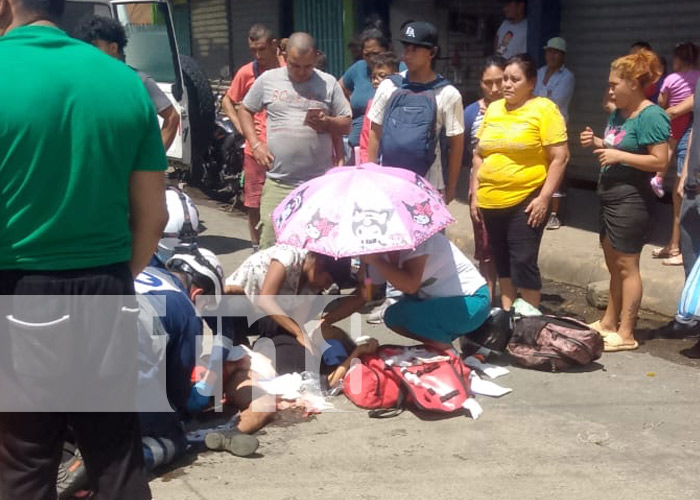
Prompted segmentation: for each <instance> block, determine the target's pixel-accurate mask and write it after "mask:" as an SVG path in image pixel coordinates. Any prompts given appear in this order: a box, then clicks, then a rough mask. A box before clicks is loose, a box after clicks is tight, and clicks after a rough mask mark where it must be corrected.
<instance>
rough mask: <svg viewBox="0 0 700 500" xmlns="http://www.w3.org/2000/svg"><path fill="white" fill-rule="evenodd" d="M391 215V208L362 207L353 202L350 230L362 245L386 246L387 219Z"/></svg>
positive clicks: (392, 212) (392, 211) (392, 213)
mask: <svg viewBox="0 0 700 500" xmlns="http://www.w3.org/2000/svg"><path fill="white" fill-rule="evenodd" d="M393 215H394V210H393V209H391V208H386V209H382V210H376V209H363V208H361V207H360V206H358V205H357V204H355V209H354V210H353V212H352V231H353V233H354V234H355V236H356V237H357V238H358V239H359V240H360V242H361V243H362V246H363V247H381V246H386V244H387V243H386V241H385V240H386V233H387V229H388V224H389V219H391V217H392V216H393Z"/></svg>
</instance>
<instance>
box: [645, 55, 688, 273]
mask: <svg viewBox="0 0 700 500" xmlns="http://www.w3.org/2000/svg"><path fill="white" fill-rule="evenodd" d="M699 54H700V48H698V46H697V45H695V44H693V43H690V42H686V43H680V44H678V45H676V48H675V49H674V50H673V73H671V74H670V75H668V76H667V77H666V79H665V80H664V82H663V84H662V86H661V90H660V92H659V105H660V106H661V107H662V108H664V109H668V108H670V107H671V106H676V105H677V104H680V103H681V102H683V101H684V100H685V99H686V98H688V97H690V96H692V95H693V92H694V91H695V86H696V85H697V83H698V79H700V71H698V70H697V69H696V66H697V62H698V55H699ZM692 125H693V123H692V113H685V114H682V115H680V116H677V117H675V118H673V119H672V120H671V139H670V140H669V146H670V147H669V165H670V164H671V160H672V158H673V154H674V152H675V154H676V170H677V173H678V174H679V175H677V176H676V183H675V184H674V187H673V191H672V192H673V229H672V231H671V239H670V241H669V243H668V244H667V245H666V246H664V247H662V248H657V249H656V250H654V251H653V252H652V255H653V257H655V258H663V259H664V260H663V262H662V264H664V265H666V266H680V265H683V257H681V251H680V240H681V233H680V208H681V198H680V197H679V195H678V193H677V184H678V178H679V177H680V172H681V170H682V169H683V161H684V160H685V156H686V153H687V149H688V135H689V129H690V127H692ZM664 175H665V172H660V173H658V174H657V175H656V176H655V177H654V178H653V179H652V180H651V186H652V188H653V189H654V192H655V193H656V194H657V196H659V197H662V196H663V194H664V191H663V180H664Z"/></svg>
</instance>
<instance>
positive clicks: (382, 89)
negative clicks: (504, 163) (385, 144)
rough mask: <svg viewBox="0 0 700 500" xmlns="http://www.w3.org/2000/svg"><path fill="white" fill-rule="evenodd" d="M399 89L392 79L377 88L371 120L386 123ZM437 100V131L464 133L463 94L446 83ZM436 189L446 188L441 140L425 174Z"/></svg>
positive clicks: (369, 113)
mask: <svg viewBox="0 0 700 500" xmlns="http://www.w3.org/2000/svg"><path fill="white" fill-rule="evenodd" d="M396 89H397V87H396V85H395V84H394V82H392V81H391V80H390V79H388V78H387V79H386V80H384V81H383V82H382V83H381V84H379V87H378V88H377V91H376V93H375V94H374V100H373V101H372V107H371V108H370V110H369V112H368V118H369V119H370V121H372V122H374V123H376V124H377V125H382V124H383V123H384V112H385V111H386V106H387V104H388V102H389V98H390V97H391V94H393V93H394V91H395V90H396ZM435 102H436V104H437V118H436V120H435V122H436V128H437V133H438V134H439V133H440V131H441V130H442V129H443V127H444V129H445V134H446V135H447V137H454V136H456V135H459V134H463V133H464V109H463V107H462V95H461V94H460V93H459V90H457V89H456V88H454V87H453V86H452V85H446V86H444V87H440V88H438V89H436V90H435ZM425 177H426V179H428V182H430V183H431V184H432V185H433V186H435V188H436V189H441V190H442V189H445V180H444V179H443V176H442V160H441V158H440V141H437V144H436V147H435V161H434V162H433V164H432V165H431V167H430V170H428V173H427V175H426V176H425Z"/></svg>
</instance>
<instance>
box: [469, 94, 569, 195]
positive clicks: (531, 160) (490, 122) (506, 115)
mask: <svg viewBox="0 0 700 500" xmlns="http://www.w3.org/2000/svg"><path fill="white" fill-rule="evenodd" d="M476 136H477V137H478V138H479V149H480V150H481V157H482V158H483V159H484V162H483V163H482V165H481V167H480V168H479V174H478V175H479V190H478V191H477V203H478V205H479V207H480V208H508V207H512V206H514V205H517V204H518V203H520V202H521V201H523V200H524V199H525V198H527V197H528V195H529V194H530V193H532V192H533V191H535V190H536V189H537V188H539V187H540V186H542V184H544V181H545V179H546V177H547V168H548V166H549V165H548V162H547V155H546V151H545V146H550V145H552V144H558V143H561V142H566V140H567V136H566V123H565V122H564V118H563V117H562V115H561V113H560V112H559V108H557V105H556V104H554V103H553V102H552V101H550V100H549V99H547V98H545V97H534V98H532V99H530V100H529V101H527V102H526V103H525V104H523V105H522V106H520V107H519V108H518V109H515V110H513V111H508V110H507V109H506V102H505V100H504V99H500V100H498V101H494V102H493V103H491V105H490V106H489V107H488V109H487V110H486V114H485V115H484V120H483V122H482V123H481V127H480V128H479V131H478V132H477V134H476Z"/></svg>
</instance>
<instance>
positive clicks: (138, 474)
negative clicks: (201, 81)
mask: <svg viewBox="0 0 700 500" xmlns="http://www.w3.org/2000/svg"><path fill="white" fill-rule="evenodd" d="M64 4H65V0H0V61H3V71H2V73H3V74H2V78H0V95H2V96H3V105H2V107H0V299H3V298H5V299H7V296H10V297H9V298H10V300H5V301H3V302H2V303H1V304H0V309H2V310H0V318H2V319H1V320H0V412H1V413H0V498H2V499H3V500H12V499H20V498H21V499H22V500H33V499H52V498H56V472H57V467H58V462H59V460H60V454H61V445H62V443H63V438H64V434H65V431H66V429H67V428H68V427H70V428H71V429H72V431H73V433H74V434H75V438H76V441H77V442H78V444H79V445H80V448H81V450H82V452H83V455H84V458H85V462H86V467H87V470H88V473H89V475H90V479H91V483H92V486H93V488H94V489H95V490H97V491H98V492H99V497H100V498H105V499H112V498H114V499H117V498H129V499H147V498H151V496H150V491H149V488H148V484H147V481H146V478H145V475H144V473H143V464H142V461H143V456H142V452H141V440H140V433H139V427H138V418H137V415H136V413H133V412H129V411H131V409H126V410H125V411H124V412H121V411H122V410H120V409H115V408H111V409H109V410H106V411H101V412H97V410H100V409H102V408H104V407H103V406H100V407H99V408H97V407H95V406H94V405H93V406H90V405H91V404H92V403H93V399H91V397H88V396H85V397H82V396H83V395H84V394H85V393H84V392H83V391H85V390H92V391H95V392H93V394H102V393H104V394H106V395H108V396H111V395H112V394H114V395H117V394H122V395H123V393H121V392H118V391H119V390H122V389H125V388H126V389H127V390H128V389H129V388H130V387H131V385H130V384H131V382H132V381H135V379H134V378H133V377H134V375H135V372H133V368H134V366H135V359H134V360H133V364H132V360H131V359H130V358H129V357H127V359H126V360H120V361H119V362H118V363H117V365H116V366H118V367H119V368H118V369H117V370H116V371H115V370H114V366H115V365H114V363H113V360H112V359H110V358H108V354H107V353H108V352H109V348H111V347H112V346H113V345H120V344H124V345H127V344H128V348H125V350H123V351H117V352H119V353H124V352H126V353H130V352H133V351H131V350H130V349H132V348H133V341H135V339H136V336H135V331H136V330H135V327H136V317H135V316H134V314H133V310H132V311H130V308H133V307H134V306H133V304H135V300H134V298H133V294H134V289H133V278H134V277H135V276H136V275H138V274H139V272H140V271H141V270H142V269H143V268H144V267H145V266H146V265H147V264H148V262H149V259H150V258H151V256H152V255H153V253H154V251H155V249H156V245H157V242H158V239H159V238H160V236H161V234H162V231H163V228H164V226H165V223H166V221H167V211H166V208H165V194H164V188H165V178H164V175H163V171H164V170H165V168H166V158H165V152H164V149H163V143H162V142H161V137H160V130H159V127H158V120H157V116H156V112H155V109H154V107H153V104H152V103H151V101H150V99H149V97H148V94H147V92H146V89H145V88H144V86H143V84H142V83H141V81H140V79H139V77H138V75H137V74H136V73H135V72H134V71H132V70H131V69H130V68H128V67H127V66H125V65H124V64H123V63H121V62H120V61H117V60H115V59H113V58H111V57H109V56H107V55H105V54H103V53H102V52H100V51H99V50H98V49H96V48H94V47H91V46H90V45H87V44H84V43H82V42H80V41H78V40H74V39H72V38H70V37H69V36H68V35H66V34H65V33H64V32H63V31H61V30H59V29H58V28H57V27H56V25H55V24H54V22H53V21H54V20H55V19H57V18H59V17H60V15H61V14H62V11H63V8H64ZM105 95H106V96H109V98H108V99H105ZM18 296H22V297H18ZM56 296H59V299H60V300H59V299H57V298H56ZM68 296H70V297H68ZM78 296H80V297H81V298H85V297H89V298H91V299H96V298H104V297H97V296H116V297H118V299H117V301H116V303H115V304H112V302H109V304H112V305H110V307H107V308H106V309H108V310H105V308H101V309H100V308H99V307H97V308H86V307H82V308H81V307H79V306H78V307H76V305H75V304H76V302H77V297H78ZM20 299H21V300H20ZM68 299H70V300H68ZM13 303H14V304H15V305H14V306H13V305H12V304H13ZM17 303H21V304H22V306H23V307H22V308H21V309H20V308H18V307H17V305H16V304H17ZM100 303H102V302H100ZM7 304H10V305H7ZM65 304H68V306H65ZM10 307H12V308H11V309H10ZM137 310H138V309H137ZM66 311H68V312H66ZM61 325H64V326H63V327H61ZM65 325H67V326H65ZM115 326H117V327H118V328H117V327H115ZM60 334H63V335H64V336H63V337H58V336H57V335H60ZM79 335H82V337H80V341H79V343H77V344H76V338H78V336H79ZM52 339H53V340H52ZM56 339H58V340H56ZM49 342H52V343H49ZM130 342H131V343H130ZM66 346H68V349H66ZM61 352H63V353H64V354H66V353H68V354H69V355H70V358H69V359H68V360H67V359H66V358H62V357H61V355H60V353H61ZM38 355H40V356H42V357H41V358H39V357H37V356H38ZM134 357H135V356H134ZM122 361H124V364H123V365H120V364H119V363H122ZM66 365H68V367H69V368H70V370H68V375H66ZM95 367H97V369H96V370H95V371H94V372H90V371H89V370H90V369H93V368H95ZM76 370H77V374H78V376H76ZM66 377H69V378H66ZM70 377H72V378H70ZM110 377H111V378H110ZM120 384H123V385H124V387H118V386H120ZM76 387H79V388H80V389H79V390H78V391H79V392H77V393H76V392H75V390H76V389H75V388H76ZM32 391H34V392H32ZM42 391H43V392H42ZM38 395H41V398H38V399H37V397H38ZM43 398H46V399H45V400H44V399H43ZM61 398H65V399H64V400H62V399H61ZM65 400H69V401H70V402H71V405H70V406H69V407H67V408H66V406H61V403H62V402H63V401H65ZM37 401H39V403H37ZM44 401H45V406H41V405H42V404H44ZM124 401H126V399H125V400H124ZM104 402H107V403H108V402H109V399H104V400H103V401H102V403H104ZM79 405H83V406H82V407H81V406H79ZM18 408H19V409H20V411H23V412H24V413H13V412H16V411H18V410H17V409H18ZM27 408H29V409H27ZM89 412H92V413H89Z"/></svg>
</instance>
